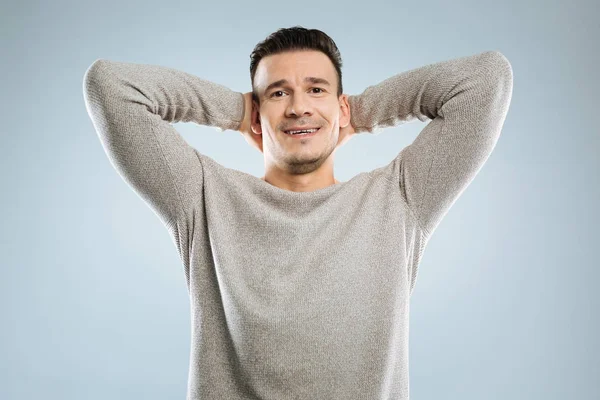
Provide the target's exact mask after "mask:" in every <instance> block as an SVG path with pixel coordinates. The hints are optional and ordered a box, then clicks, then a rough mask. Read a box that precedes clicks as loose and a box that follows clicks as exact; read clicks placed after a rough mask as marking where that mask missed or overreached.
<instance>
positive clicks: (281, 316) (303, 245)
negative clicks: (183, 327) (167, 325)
mask: <svg viewBox="0 0 600 400" xmlns="http://www.w3.org/2000/svg"><path fill="white" fill-rule="evenodd" d="M512 86H513V74H512V67H511V65H510V63H509V61H508V60H507V59H506V57H505V56H504V55H503V54H502V53H500V52H498V51H486V52H483V53H480V54H476V55H471V56H467V57H461V58H456V59H453V60H449V61H443V62H438V63H434V64H429V65H426V66H423V67H420V68H416V69H413V70H410V71H406V72H403V73H399V74H397V75H394V76H392V77H390V78H388V79H386V80H384V81H382V82H380V83H378V84H376V85H373V86H369V87H367V88H366V89H365V90H364V91H363V92H362V93H361V94H359V95H353V96H350V97H349V103H350V110H351V122H352V124H353V126H354V127H356V130H357V132H359V133H373V132H376V131H378V130H380V129H381V128H385V127H392V126H397V125H399V124H401V123H405V122H408V121H411V120H414V119H415V118H418V119H419V120H420V121H423V122H424V121H427V120H428V119H430V120H431V121H430V122H429V123H428V124H427V125H426V126H425V127H424V128H423V130H422V131H421V132H420V133H419V135H418V137H417V138H416V139H415V140H414V141H413V143H412V144H410V145H409V146H407V147H405V148H403V149H402V150H401V151H399V153H398V155H397V156H396V157H395V158H394V159H393V160H391V161H390V162H389V163H388V164H387V165H385V166H383V167H381V168H377V169H374V170H372V171H369V172H362V173H359V174H358V175H356V176H354V177H353V178H352V179H350V180H348V181H347V182H341V183H338V184H334V185H331V186H328V187H326V188H323V189H319V190H315V191H312V192H292V191H288V190H284V189H280V188H278V187H276V186H273V185H271V184H269V183H268V182H266V181H263V180H262V179H260V178H257V177H255V176H253V175H250V174H247V173H245V172H242V171H238V170H235V169H231V168H226V167H224V166H223V165H221V164H219V163H217V162H216V161H215V160H213V159H212V158H210V157H208V156H207V155H205V154H202V153H201V152H199V151H198V150H196V149H195V148H193V147H191V146H190V145H189V144H188V143H187V142H186V141H185V140H184V139H183V138H182V136H181V135H180V134H179V133H178V132H177V131H176V130H175V128H174V127H173V126H172V123H175V122H194V123H196V124H199V125H205V126H213V127H216V128H217V129H220V130H226V129H229V130H237V129H238V128H239V127H240V125H241V122H242V117H243V113H244V98H243V94H242V93H239V92H235V91H232V90H230V89H228V88H227V87H225V86H222V85H219V84H216V83H212V82H210V81H208V80H205V79H201V78H199V77H197V76H194V75H191V74H189V73H186V72H182V71H178V70H175V69H172V68H167V67H163V66H157V65H144V64H134V63H125V62H117V61H110V60H104V59H98V60H96V61H95V62H94V63H93V64H92V65H91V66H90V67H89V68H88V69H87V71H86V73H85V76H84V82H83V93H84V99H85V104H86V107H87V111H88V113H89V115H90V117H91V120H92V122H93V125H94V128H95V130H96V132H97V134H98V136H99V138H100V142H101V143H102V146H103V148H104V150H105V152H106V154H107V155H108V158H109V160H110V162H111V164H112V166H113V167H114V168H115V169H116V170H117V172H118V173H119V175H120V176H121V177H122V178H123V179H124V180H125V181H126V182H127V184H128V185H129V186H130V187H131V188H132V189H133V190H134V191H135V192H136V193H137V194H138V195H139V196H140V197H141V198H142V199H143V200H144V201H145V202H146V204H147V205H148V206H149V207H150V208H151V209H152V210H153V211H154V212H155V213H156V215H157V216H158V217H159V218H160V220H161V221H162V222H163V223H164V225H165V227H166V228H167V229H168V231H169V234H170V236H171V238H172V240H173V242H174V244H175V246H176V248H177V251H178V253H179V256H180V258H181V262H182V265H183V269H184V272H185V278H186V282H187V287H188V292H189V296H190V302H191V303H190V304H191V319H192V320H191V326H192V343H191V354H190V364H189V376H188V388H187V399H188V400H191V399H204V400H208V399H232V400H236V399H263V400H285V399H320V400H326V399H332V400H333V399H336V400H337V399H345V400H349V399H368V400H375V399H381V400H384V399H386V400H388V399H394V400H400V399H408V398H409V374H408V365H409V364H408V334H409V305H410V295H411V293H412V291H413V289H414V286H415V280H416V277H417V270H418V266H419V261H420V260H421V257H422V255H423V250H424V248H425V245H426V243H427V241H428V240H429V238H430V237H431V234H432V233H433V232H434V230H435V229H436V227H437V226H438V224H439V223H440V220H441V219H442V218H443V216H444V215H445V214H446V213H447V211H448V210H449V208H450V207H451V206H452V205H453V203H454V202H455V201H456V199H457V198H458V197H459V196H460V195H461V193H462V192H463V191H464V190H465V188H466V187H467V186H468V185H469V183H470V182H471V181H472V180H473V178H474V177H475V176H476V174H477V173H478V171H479V170H480V169H481V167H482V166H483V164H484V163H485V162H486V160H487V159H488V157H489V156H490V154H491V152H492V150H493V149H494V147H495V145H496V142H497V140H498V137H499V136H500V131H501V129H502V126H503V124H504V120H505V117H506V114H507V112H508V108H509V104H510V101H511V97H512ZM249 151H250V150H249Z"/></svg>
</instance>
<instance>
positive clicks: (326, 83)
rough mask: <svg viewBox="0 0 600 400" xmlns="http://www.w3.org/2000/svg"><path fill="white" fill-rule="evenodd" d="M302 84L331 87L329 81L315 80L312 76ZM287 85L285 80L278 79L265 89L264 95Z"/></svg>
mask: <svg viewBox="0 0 600 400" xmlns="http://www.w3.org/2000/svg"><path fill="white" fill-rule="evenodd" d="M304 82H309V83H314V84H318V83H320V84H323V85H327V86H331V84H330V83H329V81H327V80H326V79H323V78H317V77H314V76H307V77H306V78H304ZM287 84H289V82H288V81H287V80H286V79H280V80H278V81H275V82H273V83H271V84H270V85H269V86H267V88H266V89H265V91H264V93H267V92H268V91H269V90H271V89H273V88H275V87H279V86H283V85H287Z"/></svg>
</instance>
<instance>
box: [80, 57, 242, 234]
mask: <svg viewBox="0 0 600 400" xmlns="http://www.w3.org/2000/svg"><path fill="white" fill-rule="evenodd" d="M83 93H84V100H85V104H86V109H87V112H88V114H89V115H90V117H91V119H92V122H93V124H94V127H95V130H96V132H97V134H98V136H99V138H100V141H101V143H102V146H103V148H104V150H105V152H106V154H107V155H108V158H109V160H110V162H111V164H112V165H113V167H114V168H115V169H116V170H117V172H118V173H119V175H120V176H121V177H122V178H123V179H124V180H125V181H126V182H127V183H128V184H129V186H130V187H131V188H132V189H133V190H134V191H135V192H136V193H137V194H138V195H139V196H140V197H141V198H142V199H143V200H144V201H145V202H146V203H147V205H148V206H149V207H150V208H151V209H152V210H153V211H154V213H155V214H157V216H158V217H159V218H160V219H161V220H162V222H163V223H164V224H165V226H166V227H168V228H169V230H170V231H171V232H172V233H174V229H175V228H176V225H177V223H178V222H179V221H183V220H185V219H186V217H188V218H189V216H190V212H191V211H192V210H193V206H194V203H199V202H201V196H202V193H203V191H202V185H203V167H202V164H201V162H200V159H199V157H198V154H197V152H196V151H195V149H194V148H192V147H191V146H190V145H189V144H188V143H187V142H186V141H185V140H184V139H183V138H182V137H181V135H180V134H179V133H178V132H177V131H176V130H175V128H174V127H173V126H172V125H171V124H172V123H176V122H194V123H196V124H198V125H206V126H213V127H216V128H218V129H219V130H221V131H223V130H225V129H231V130H237V129H238V128H239V126H240V124H241V121H242V117H243V113H244V99H243V94H242V93H238V92H234V91H232V90H230V89H228V88H227V87H225V86H222V85H219V84H216V83H213V82H210V81H207V80H203V79H201V78H199V77H197V76H194V75H191V74H189V73H186V72H182V71H178V70H176V69H173V68H168V67H163V66H158V65H147V64H134V63H125V62H117V61H110V60H104V59H98V60H96V61H95V62H94V63H93V64H92V65H91V66H90V67H89V68H88V69H87V71H86V72H85V75H84V82H83ZM176 239H177V238H176Z"/></svg>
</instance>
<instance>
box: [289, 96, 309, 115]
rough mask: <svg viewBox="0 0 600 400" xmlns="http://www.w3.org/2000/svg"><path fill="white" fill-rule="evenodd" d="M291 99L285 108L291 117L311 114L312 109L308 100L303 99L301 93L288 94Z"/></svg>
mask: <svg viewBox="0 0 600 400" xmlns="http://www.w3.org/2000/svg"><path fill="white" fill-rule="evenodd" d="M290 97H291V100H290V102H289V104H288V106H287V108H286V115H287V116H288V117H291V116H293V115H295V116H301V115H312V110H311V107H310V104H309V102H307V101H306V99H304V96H303V94H301V93H300V94H293V95H290Z"/></svg>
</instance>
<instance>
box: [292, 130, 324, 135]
mask: <svg viewBox="0 0 600 400" xmlns="http://www.w3.org/2000/svg"><path fill="white" fill-rule="evenodd" d="M317 130H318V129H304V130H301V131H287V133H289V134H291V135H297V134H301V133H312V132H316V131H317Z"/></svg>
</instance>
